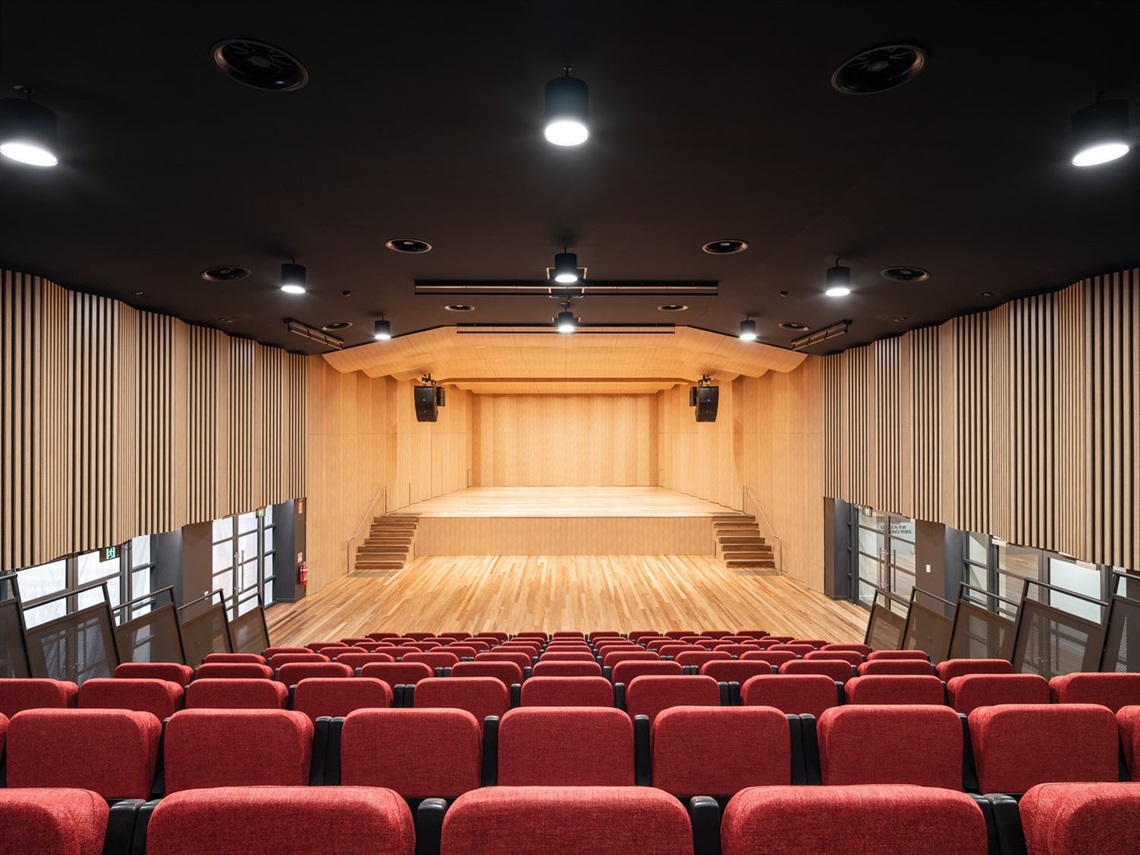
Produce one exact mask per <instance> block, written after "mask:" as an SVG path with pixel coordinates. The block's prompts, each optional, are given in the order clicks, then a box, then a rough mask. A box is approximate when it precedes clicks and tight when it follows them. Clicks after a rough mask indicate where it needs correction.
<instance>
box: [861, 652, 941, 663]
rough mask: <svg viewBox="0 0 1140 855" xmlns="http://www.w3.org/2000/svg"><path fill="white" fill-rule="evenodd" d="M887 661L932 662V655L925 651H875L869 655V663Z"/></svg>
mask: <svg viewBox="0 0 1140 855" xmlns="http://www.w3.org/2000/svg"><path fill="white" fill-rule="evenodd" d="M886 659H921V660H922V661H923V662H929V661H930V654H928V653H926V652H925V651H923V650H875V651H872V652H871V653H868V654H867V661H868V662H878V661H879V660H886Z"/></svg>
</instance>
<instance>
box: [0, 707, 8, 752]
mask: <svg viewBox="0 0 1140 855" xmlns="http://www.w3.org/2000/svg"><path fill="white" fill-rule="evenodd" d="M7 741H8V716H6V715H4V714H3V713H0V762H3V760H4V745H5V744H6V743H7Z"/></svg>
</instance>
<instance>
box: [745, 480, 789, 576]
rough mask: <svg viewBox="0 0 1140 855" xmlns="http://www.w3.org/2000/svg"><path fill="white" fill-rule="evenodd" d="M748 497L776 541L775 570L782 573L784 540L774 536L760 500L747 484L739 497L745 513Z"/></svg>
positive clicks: (774, 532)
mask: <svg viewBox="0 0 1140 855" xmlns="http://www.w3.org/2000/svg"><path fill="white" fill-rule="evenodd" d="M749 496H751V497H752V504H754V505H755V506H756V510H758V511H759V512H760V517H761V518H762V519H763V520H764V524H765V525H766V526H768V531H770V532H771V533H772V539H773V540H775V541H777V543H778V545H779V551H778V558H777V561H776V569H777V570H779V571H780V573H783V572H784V539H783V538H782V537H780V535H778V534H776V529H775V527H774V526H773V525H772V521H771V520H769V519H768V515H767V514H766V513H764V506H763V505H761V504H760V500H759V499H758V498H756V493H755V491H754V490H753V489H752V488H751V487H749V486H748V485H747V484H745V485H744V493H743V496H742V497H741V501H740V506H741V507H742V508H743V509H744V510H745V511H747V510H748V497H749Z"/></svg>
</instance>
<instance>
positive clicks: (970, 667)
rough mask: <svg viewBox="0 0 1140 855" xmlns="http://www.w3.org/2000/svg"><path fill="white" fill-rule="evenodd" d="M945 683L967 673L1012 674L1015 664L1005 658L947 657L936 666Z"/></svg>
mask: <svg viewBox="0 0 1140 855" xmlns="http://www.w3.org/2000/svg"><path fill="white" fill-rule="evenodd" d="M934 673H935V674H937V675H938V679H939V680H941V681H942V682H943V683H949V682H950V681H951V680H953V679H954V678H955V677H964V676H966V675H967V674H1012V673H1013V665H1012V664H1011V663H1010V662H1008V661H1006V660H1005V659H947V660H946V661H945V662H939V663H938V664H937V665H935V666H934Z"/></svg>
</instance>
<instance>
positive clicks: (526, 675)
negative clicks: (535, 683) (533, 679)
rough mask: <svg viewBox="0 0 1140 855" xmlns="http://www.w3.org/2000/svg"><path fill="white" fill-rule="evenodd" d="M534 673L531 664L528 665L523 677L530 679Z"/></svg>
mask: <svg viewBox="0 0 1140 855" xmlns="http://www.w3.org/2000/svg"><path fill="white" fill-rule="evenodd" d="M532 673H533V669H531V667H530V666H529V665H527V666H526V667H525V668H523V679H524V680H529V679H530V675H531V674H532Z"/></svg>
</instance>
